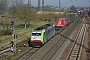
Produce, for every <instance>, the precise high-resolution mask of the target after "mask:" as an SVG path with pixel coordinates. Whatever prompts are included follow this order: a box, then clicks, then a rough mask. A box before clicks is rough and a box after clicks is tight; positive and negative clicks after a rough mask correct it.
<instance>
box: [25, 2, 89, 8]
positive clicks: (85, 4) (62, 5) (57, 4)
mask: <svg viewBox="0 0 90 60" xmlns="http://www.w3.org/2000/svg"><path fill="white" fill-rule="evenodd" d="M25 1H28V0H25ZM41 2H42V0H41ZM31 3H32V6H37V5H38V0H31ZM60 3H61V7H69V6H71V5H72V4H73V5H74V6H81V7H83V6H84V7H87V6H90V0H60ZM41 4H42V3H41ZM44 5H52V6H55V7H58V6H59V0H44Z"/></svg>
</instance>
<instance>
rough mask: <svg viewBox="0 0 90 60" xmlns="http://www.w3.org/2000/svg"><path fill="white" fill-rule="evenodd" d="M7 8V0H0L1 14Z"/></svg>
mask: <svg viewBox="0 0 90 60" xmlns="http://www.w3.org/2000/svg"><path fill="white" fill-rule="evenodd" d="M6 8H7V0H0V14H3V13H4V11H6Z"/></svg>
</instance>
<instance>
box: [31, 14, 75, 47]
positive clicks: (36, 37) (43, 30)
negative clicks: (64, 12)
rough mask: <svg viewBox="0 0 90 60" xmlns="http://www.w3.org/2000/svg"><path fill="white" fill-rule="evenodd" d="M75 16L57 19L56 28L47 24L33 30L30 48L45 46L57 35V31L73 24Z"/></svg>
mask: <svg viewBox="0 0 90 60" xmlns="http://www.w3.org/2000/svg"><path fill="white" fill-rule="evenodd" d="M74 15H75V14H74ZM74 15H70V16H69V17H63V18H59V19H57V20H56V24H55V26H54V25H50V24H45V25H43V26H40V27H37V28H36V29H34V30H32V35H31V40H30V46H32V47H33V46H43V45H44V44H45V43H47V42H48V41H49V40H50V39H51V38H52V37H53V36H54V35H55V34H57V30H59V31H60V30H61V28H63V27H65V26H67V25H68V24H69V23H70V22H72V21H73V20H74V18H76V17H75V16H74Z"/></svg>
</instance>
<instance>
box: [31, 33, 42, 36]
mask: <svg viewBox="0 0 90 60" xmlns="http://www.w3.org/2000/svg"><path fill="white" fill-rule="evenodd" d="M32 36H41V33H32Z"/></svg>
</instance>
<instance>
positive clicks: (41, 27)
mask: <svg viewBox="0 0 90 60" xmlns="http://www.w3.org/2000/svg"><path fill="white" fill-rule="evenodd" d="M49 26H51V25H50V24H45V25H43V26H40V27H37V28H36V29H34V30H42V29H46V28H48V27H49Z"/></svg>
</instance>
